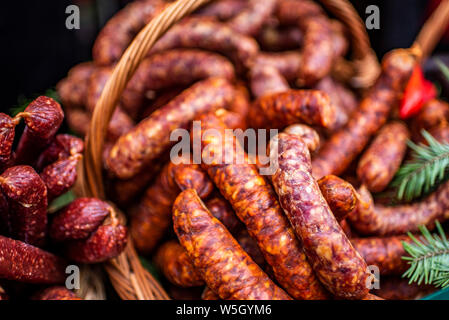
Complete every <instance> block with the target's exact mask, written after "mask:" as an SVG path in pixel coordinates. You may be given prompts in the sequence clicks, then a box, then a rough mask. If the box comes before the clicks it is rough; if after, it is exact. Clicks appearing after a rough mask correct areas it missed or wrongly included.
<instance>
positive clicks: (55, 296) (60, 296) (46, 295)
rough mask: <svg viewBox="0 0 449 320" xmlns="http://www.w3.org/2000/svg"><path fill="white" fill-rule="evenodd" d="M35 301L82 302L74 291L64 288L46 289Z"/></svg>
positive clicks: (34, 297) (34, 298)
mask: <svg viewBox="0 0 449 320" xmlns="http://www.w3.org/2000/svg"><path fill="white" fill-rule="evenodd" d="M33 300H82V299H81V298H79V297H78V296H77V295H76V294H75V293H74V292H73V291H70V290H69V289H67V288H66V287H63V286H55V287H50V288H47V289H44V290H42V291H40V292H38V293H37V294H36V295H34V296H33Z"/></svg>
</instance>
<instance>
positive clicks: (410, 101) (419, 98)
mask: <svg viewBox="0 0 449 320" xmlns="http://www.w3.org/2000/svg"><path fill="white" fill-rule="evenodd" d="M436 95H437V90H436V88H435V86H434V85H433V83H432V82H430V81H429V80H426V79H425V78H424V74H423V72H422V69H421V67H420V66H419V65H418V66H416V67H415V69H414V70H413V73H412V76H411V77H410V80H409V82H408V83H407V86H406V87H405V92H404V96H403V97H402V101H401V105H400V108H399V115H400V117H401V118H402V119H406V118H409V117H411V116H413V115H415V114H417V113H418V111H419V110H420V109H421V107H422V106H423V104H424V103H426V102H427V101H429V100H430V99H433V98H435V96H436Z"/></svg>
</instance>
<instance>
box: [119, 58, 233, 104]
mask: <svg viewBox="0 0 449 320" xmlns="http://www.w3.org/2000/svg"><path fill="white" fill-rule="evenodd" d="M212 77H219V78H223V79H227V80H229V81H232V80H233V79H234V67H233V66H232V64H231V63H230V62H229V60H228V59H226V58H225V57H223V56H221V55H218V54H215V53H212V52H206V51H202V50H197V49H174V50H169V51H164V52H160V53H156V54H153V55H151V56H150V57H148V58H146V59H144V60H143V61H142V62H141V64H140V65H139V67H138V68H137V70H136V72H135V73H134V75H133V76H132V78H131V79H130V80H129V82H128V84H127V86H126V89H125V91H124V92H123V94H122V98H121V103H122V105H123V108H124V109H125V110H139V109H140V108H141V107H142V106H143V105H144V103H145V101H146V99H145V94H146V92H147V91H149V90H161V89H166V88H170V87H175V86H187V85H190V84H192V83H194V82H196V81H198V80H203V79H207V78H212Z"/></svg>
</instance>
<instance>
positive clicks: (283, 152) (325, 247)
mask: <svg viewBox="0 0 449 320" xmlns="http://www.w3.org/2000/svg"><path fill="white" fill-rule="evenodd" d="M270 160H271V161H272V163H273V162H275V163H277V165H278V168H277V170H276V171H275V173H274V174H273V176H272V181H273V186H274V189H275V190H276V192H277V194H278V195H279V202H280V203H281V206H282V208H283V209H284V212H285V214H286V215H287V217H288V218H289V220H290V222H291V224H292V226H293V228H294V230H295V231H296V234H297V235H298V237H299V238H300V239H301V241H302V243H303V245H304V251H305V253H306V255H307V258H308V260H309V261H310V263H311V265H312V267H313V269H314V271H315V272H316V274H317V276H318V278H319V279H320V280H321V282H322V283H323V284H324V285H325V286H326V288H327V289H328V290H329V291H330V292H332V293H333V294H334V295H336V296H338V297H342V298H348V299H359V298H362V297H364V296H366V294H367V293H368V288H367V286H366V279H367V276H368V275H367V273H366V270H367V266H366V263H365V261H364V260H363V259H362V257H361V256H360V255H359V253H358V252H357V251H356V250H355V249H354V247H353V246H352V245H351V243H350V242H349V240H348V238H347V237H346V235H345V233H344V231H343V230H342V229H341V227H340V225H339V224H338V222H337V220H336V219H335V217H334V215H333V214H332V212H331V210H330V209H329V206H328V205H327V203H326V200H325V199H324V197H323V196H322V194H321V191H320V189H319V187H318V184H317V182H316V181H315V179H314V178H313V177H312V164H311V161H310V154H309V151H308V150H307V147H306V145H305V144H304V142H302V141H301V140H300V139H297V138H296V137H294V136H292V135H288V134H285V133H280V134H279V135H278V136H277V138H274V139H273V140H272V141H271V142H270Z"/></svg>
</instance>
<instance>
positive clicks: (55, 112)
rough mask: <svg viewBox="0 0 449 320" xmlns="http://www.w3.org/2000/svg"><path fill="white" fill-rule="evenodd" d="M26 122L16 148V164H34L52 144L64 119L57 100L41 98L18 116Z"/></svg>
mask: <svg viewBox="0 0 449 320" xmlns="http://www.w3.org/2000/svg"><path fill="white" fill-rule="evenodd" d="M18 116H20V117H21V118H23V119H24V120H25V125H26V127H25V130H24V132H23V133H22V136H21V137H20V140H19V144H18V145H17V148H16V157H15V163H16V164H33V162H34V161H35V160H36V159H37V157H38V156H39V153H40V152H41V151H42V150H43V149H44V148H45V147H46V146H47V145H48V144H49V143H50V142H51V140H52V138H53V137H54V136H55V134H56V132H57V131H58V130H59V127H60V126H61V124H62V120H63V119H64V112H62V109H61V106H60V105H59V103H57V102H56V101H55V100H53V99H52V98H49V97H45V96H40V97H38V98H36V99H35V100H34V101H32V102H31V103H30V104H29V105H28V106H27V107H26V108H25V110H24V111H23V112H20V113H19V114H18Z"/></svg>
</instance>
